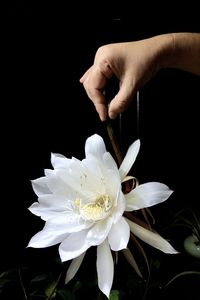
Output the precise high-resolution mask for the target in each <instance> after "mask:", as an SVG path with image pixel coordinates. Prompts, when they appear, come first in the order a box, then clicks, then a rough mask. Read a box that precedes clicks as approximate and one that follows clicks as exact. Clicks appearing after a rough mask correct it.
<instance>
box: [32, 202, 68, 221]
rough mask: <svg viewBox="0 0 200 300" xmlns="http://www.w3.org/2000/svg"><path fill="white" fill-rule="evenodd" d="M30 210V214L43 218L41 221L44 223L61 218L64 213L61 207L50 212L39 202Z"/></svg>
mask: <svg viewBox="0 0 200 300" xmlns="http://www.w3.org/2000/svg"><path fill="white" fill-rule="evenodd" d="M28 209H29V210H30V212H32V214H34V215H36V216H38V217H41V219H42V220H44V221H47V220H49V219H51V218H54V217H56V216H59V215H60V214H61V213H62V212H63V209H61V208H59V207H58V208H55V209H51V210H50V209H48V208H47V206H45V205H43V204H40V203H38V202H34V203H33V204H32V205H31V206H30V207H29V208H28Z"/></svg>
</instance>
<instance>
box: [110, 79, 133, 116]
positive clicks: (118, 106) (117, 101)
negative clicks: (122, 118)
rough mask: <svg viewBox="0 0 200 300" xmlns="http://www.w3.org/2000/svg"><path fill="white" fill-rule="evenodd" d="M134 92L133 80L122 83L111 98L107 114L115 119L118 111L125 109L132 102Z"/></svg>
mask: <svg viewBox="0 0 200 300" xmlns="http://www.w3.org/2000/svg"><path fill="white" fill-rule="evenodd" d="M134 94H135V87H134V85H133V82H131V81H130V82H128V81H127V82H126V81H125V82H124V83H122V85H121V87H120V90H119V92H118V93H117V95H116V96H115V97H114V98H113V99H112V101H111V102H110V105H109V110H108V115H109V117H110V118H111V119H115V118H116V117H117V116H118V115H119V114H120V113H122V112H123V111H125V110H126V109H127V108H128V106H129V105H130V103H131V102H132V99H133V96H134Z"/></svg>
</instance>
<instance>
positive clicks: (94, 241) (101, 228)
mask: <svg viewBox="0 0 200 300" xmlns="http://www.w3.org/2000/svg"><path fill="white" fill-rule="evenodd" d="M112 222H113V220H112V218H110V217H108V218H107V219H105V220H102V221H100V222H97V223H96V224H95V225H94V226H92V228H91V229H90V230H89V231H88V234H87V237H86V239H87V242H88V243H89V244H90V245H91V246H94V245H99V244H101V243H102V242H103V241H104V240H105V239H106V237H107V236H108V233H109V231H110V228H111V226H112Z"/></svg>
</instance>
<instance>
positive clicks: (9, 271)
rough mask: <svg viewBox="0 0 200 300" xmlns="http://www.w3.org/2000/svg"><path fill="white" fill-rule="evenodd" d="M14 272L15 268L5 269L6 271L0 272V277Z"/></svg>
mask: <svg viewBox="0 0 200 300" xmlns="http://www.w3.org/2000/svg"><path fill="white" fill-rule="evenodd" d="M14 272H17V269H10V270H7V271H5V272H3V273H1V274H0V279H1V278H3V277H7V276H9V275H10V274H12V273H14Z"/></svg>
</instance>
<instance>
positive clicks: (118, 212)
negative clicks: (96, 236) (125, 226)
mask: <svg viewBox="0 0 200 300" xmlns="http://www.w3.org/2000/svg"><path fill="white" fill-rule="evenodd" d="M125 208H126V200H125V197H124V194H123V193H122V191H121V190H120V191H119V192H118V194H117V197H116V208H115V210H114V212H113V218H114V219H113V223H114V224H116V223H117V222H118V221H119V220H120V218H121V217H122V215H123V213H124V211H125Z"/></svg>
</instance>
